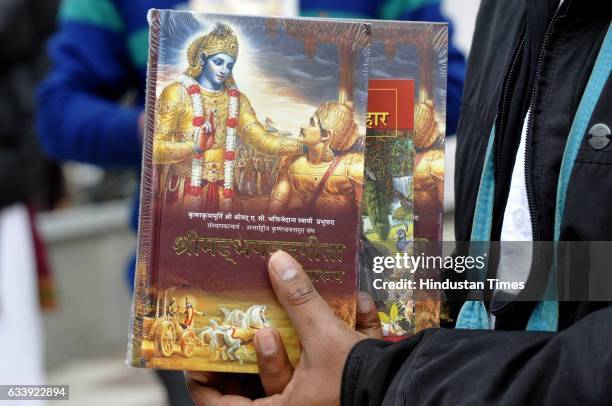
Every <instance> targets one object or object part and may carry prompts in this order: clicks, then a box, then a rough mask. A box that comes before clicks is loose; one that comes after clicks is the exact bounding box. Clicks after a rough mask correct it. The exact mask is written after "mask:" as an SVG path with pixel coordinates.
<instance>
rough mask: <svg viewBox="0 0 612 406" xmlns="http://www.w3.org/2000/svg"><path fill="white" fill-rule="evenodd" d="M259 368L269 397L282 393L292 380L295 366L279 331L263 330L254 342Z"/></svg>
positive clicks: (256, 334)
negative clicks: (290, 360) (290, 359)
mask: <svg viewBox="0 0 612 406" xmlns="http://www.w3.org/2000/svg"><path fill="white" fill-rule="evenodd" d="M253 344H254V346H255V352H256V354H257V364H258V366H259V378H260V379H261V384H262V385H263V387H264V390H265V391H266V394H267V395H268V396H272V395H275V394H278V393H281V392H282V391H283V389H285V386H287V384H288V383H289V381H290V380H291V376H292V375H293V366H292V365H291V362H289V357H288V356H287V351H285V347H284V345H283V341H282V340H281V337H280V335H279V333H278V331H276V330H274V329H272V328H263V329H261V330H258V331H257V333H255V340H254V342H253Z"/></svg>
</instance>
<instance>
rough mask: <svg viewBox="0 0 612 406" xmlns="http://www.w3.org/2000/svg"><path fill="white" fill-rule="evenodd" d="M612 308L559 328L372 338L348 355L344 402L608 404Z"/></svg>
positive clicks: (610, 396) (611, 394)
mask: <svg viewBox="0 0 612 406" xmlns="http://www.w3.org/2000/svg"><path fill="white" fill-rule="evenodd" d="M611 333H612V308H606V309H603V310H599V311H597V312H594V313H592V314H591V315H589V316H587V317H585V318H584V319H582V320H581V321H579V322H578V323H576V324H574V325H573V326H572V327H570V328H568V329H566V330H563V331H561V332H559V333H555V334H552V333H537V332H525V331H482V330H448V329H431V330H425V331H423V332H421V333H419V334H417V335H416V336H414V337H412V338H409V339H405V340H403V341H400V342H398V343H393V344H392V343H388V342H383V341H379V340H365V341H362V342H360V343H358V344H357V345H356V346H355V347H354V348H353V350H352V351H351V353H350V354H349V357H348V359H347V362H346V364H345V367H344V376H343V379H342V405H344V406H348V405H464V404H465V405H483V404H494V405H526V404H538V405H539V404H542V405H544V404H546V405H558V404H583V405H599V404H601V405H603V404H609V401H610V399H612V385H611V384H610V382H612V346H611V345H610V335H611Z"/></svg>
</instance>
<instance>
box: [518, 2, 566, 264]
mask: <svg viewBox="0 0 612 406" xmlns="http://www.w3.org/2000/svg"><path fill="white" fill-rule="evenodd" d="M560 9H561V7H557V10H556V11H555V13H554V14H553V16H552V19H551V20H550V23H549V24H548V27H546V32H545V33H544V39H543V41H542V46H541V47H540V52H539V55H538V63H537V65H536V71H535V76H534V79H533V86H532V88H531V97H530V99H529V107H528V109H529V110H531V111H530V113H529V118H528V120H527V134H526V138H525V188H526V189H527V205H528V206H529V217H530V220H531V232H532V234H531V235H532V240H533V241H539V239H540V230H539V228H538V222H537V221H536V211H535V206H534V203H533V199H534V197H533V185H532V176H531V175H532V173H531V159H532V156H531V155H532V151H531V142H532V138H533V115H534V114H533V106H534V105H535V99H536V93H537V90H538V81H539V80H540V75H541V74H542V65H543V64H544V49H545V48H546V45H547V44H548V41H549V39H550V34H551V32H552V28H553V26H554V24H555V22H556V21H557V19H558V17H559V10H560ZM534 251H535V250H534ZM534 254H535V252H534ZM533 259H534V258H532V264H533Z"/></svg>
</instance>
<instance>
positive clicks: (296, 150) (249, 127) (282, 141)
mask: <svg viewBox="0 0 612 406" xmlns="http://www.w3.org/2000/svg"><path fill="white" fill-rule="evenodd" d="M238 134H240V136H241V137H242V139H243V140H244V141H245V142H246V143H247V144H249V145H250V146H252V147H253V148H255V149H256V150H257V151H259V152H260V153H262V154H265V155H269V156H279V155H299V154H301V153H303V151H304V148H303V147H302V144H300V142H299V141H297V140H295V139H291V138H287V137H282V136H279V135H276V134H272V133H269V132H267V131H266V129H265V128H264V127H263V125H261V123H260V122H259V121H258V120H257V116H256V115H255V111H254V110H253V107H252V106H251V102H250V101H249V99H248V98H247V97H246V96H245V95H244V94H241V95H240V114H239V118H238Z"/></svg>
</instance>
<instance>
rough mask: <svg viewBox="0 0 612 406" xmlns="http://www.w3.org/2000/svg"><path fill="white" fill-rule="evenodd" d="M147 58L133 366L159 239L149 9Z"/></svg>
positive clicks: (155, 54) (154, 23) (155, 42)
mask: <svg viewBox="0 0 612 406" xmlns="http://www.w3.org/2000/svg"><path fill="white" fill-rule="evenodd" d="M148 19H149V59H148V67H147V87H146V96H145V106H146V107H145V122H144V136H143V155H142V172H141V194H140V213H139V216H138V218H139V224H138V245H137V250H136V275H135V279H134V297H133V302H132V312H131V314H132V317H131V319H130V330H129V331H130V339H129V340H128V354H127V360H126V361H127V363H128V364H129V365H131V366H134V367H147V366H148V359H147V357H145V356H143V351H142V342H143V338H144V335H145V334H146V332H145V316H146V314H147V313H148V312H149V311H150V309H152V306H154V304H155V303H154V301H152V300H151V290H155V286H154V284H155V281H156V277H155V274H156V264H157V258H156V256H157V254H156V253H157V251H158V250H157V249H156V247H157V245H158V243H157V242H158V239H159V233H158V224H159V218H158V217H159V212H160V211H159V208H158V207H157V206H158V205H159V202H158V199H156V196H155V195H154V190H155V185H156V184H157V182H158V180H157V173H156V170H155V167H154V165H153V134H154V129H155V128H154V127H155V110H156V108H155V105H156V99H157V98H156V89H157V73H158V72H157V64H158V60H159V52H160V49H161V48H160V44H159V42H160V26H161V23H160V12H159V10H150V11H149V16H148Z"/></svg>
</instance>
